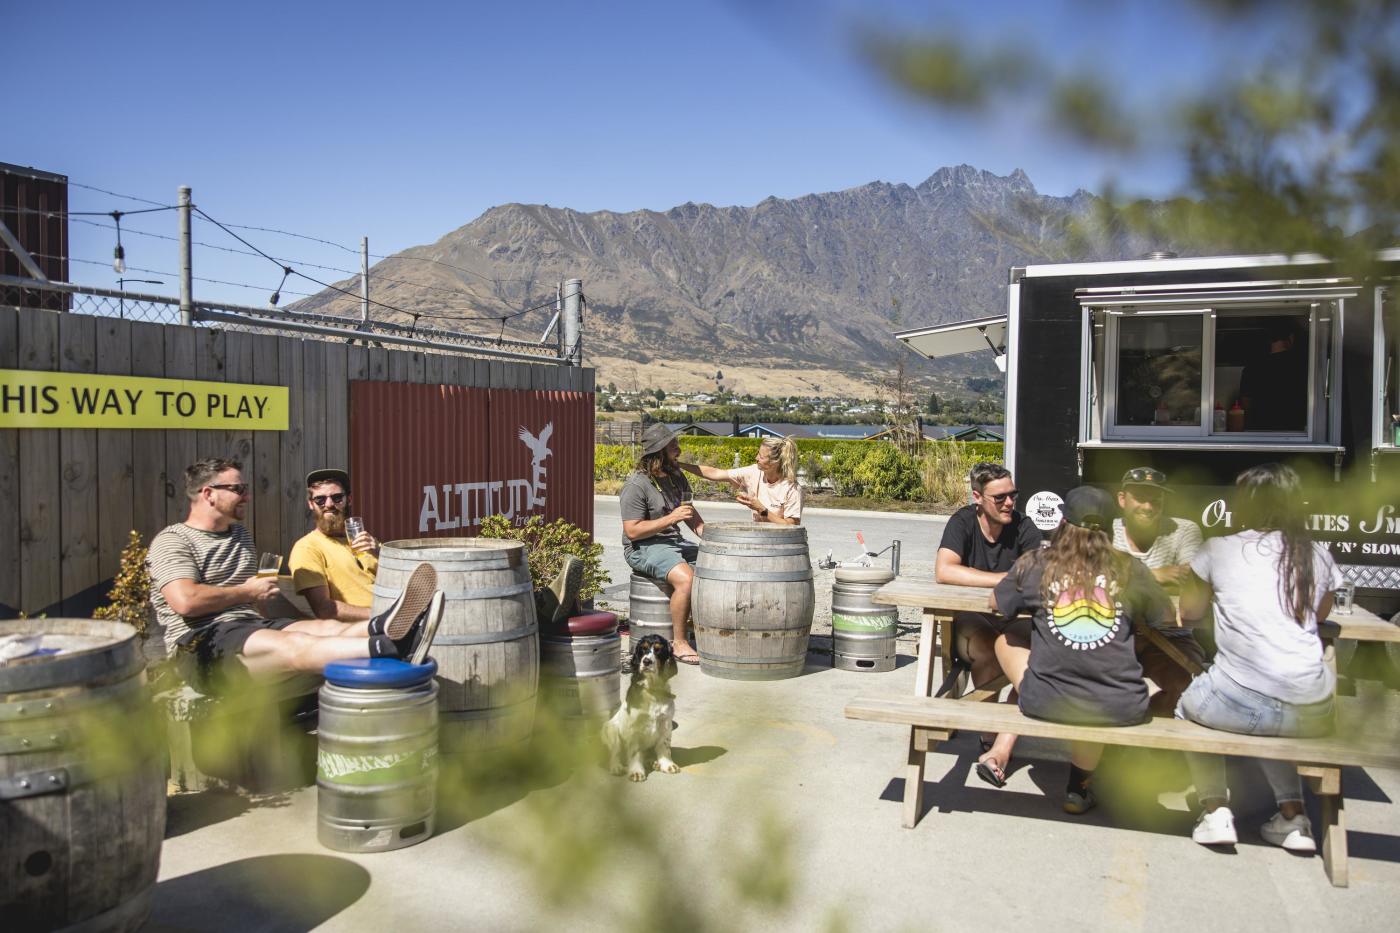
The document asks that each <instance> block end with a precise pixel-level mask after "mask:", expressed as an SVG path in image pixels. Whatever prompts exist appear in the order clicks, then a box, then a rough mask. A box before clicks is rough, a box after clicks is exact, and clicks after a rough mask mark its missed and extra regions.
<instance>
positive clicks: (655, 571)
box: [622, 541, 700, 580]
mask: <svg viewBox="0 0 1400 933" xmlns="http://www.w3.org/2000/svg"><path fill="white" fill-rule="evenodd" d="M699 554H700V546H699V545H698V544H692V543H691V542H689V541H681V542H672V541H643V542H641V543H640V544H633V545H631V546H630V547H627V548H624V549H623V551H622V557H623V559H624V560H626V561H627V566H628V567H631V568H632V569H633V570H634V571H636V572H637V573H640V574H641V575H642V576H644V577H651V578H652V579H655V580H664V579H666V574H668V573H670V572H671V570H672V568H674V567H675V566H676V565H677V564H679V563H680V562H681V561H685V562H686V563H690V564H693V563H695V558H696V557H698V556H699Z"/></svg>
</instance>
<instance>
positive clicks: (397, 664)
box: [326, 658, 437, 690]
mask: <svg viewBox="0 0 1400 933" xmlns="http://www.w3.org/2000/svg"><path fill="white" fill-rule="evenodd" d="M436 673H437V662H436V661H434V660H433V659H432V658H428V659H427V660H426V661H424V662H423V663H422V664H409V663H408V662H407V661H400V660H399V659H398V658H351V659H349V660H347V661H332V662H331V663H330V664H327V665H326V680H328V681H330V682H331V683H333V684H335V685H336V686H337V687H352V688H354V687H358V688H360V689H362V690H394V689H402V688H404V687H416V686H418V685H419V684H425V683H427V682H428V681H430V680H432V679H433V675H434V674H436Z"/></svg>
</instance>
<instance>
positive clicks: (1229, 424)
mask: <svg viewBox="0 0 1400 933" xmlns="http://www.w3.org/2000/svg"><path fill="white" fill-rule="evenodd" d="M1225 430H1227V431H1243V430H1244V409H1243V408H1241V407H1240V400H1239V399H1235V404H1233V405H1231V406H1230V410H1229V412H1227V413H1226V417H1225Z"/></svg>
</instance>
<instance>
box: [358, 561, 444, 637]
mask: <svg viewBox="0 0 1400 933" xmlns="http://www.w3.org/2000/svg"><path fill="white" fill-rule="evenodd" d="M436 590H437V570H436V569H434V568H433V565H432V564H419V565H418V566H417V567H414V568H413V573H411V574H409V576H408V582H406V583H405V584H404V587H403V590H402V592H400V593H399V598H398V599H396V600H394V602H393V605H391V606H390V607H389V608H388V609H386V610H384V611H383V612H381V613H380V614H379V615H377V616H375V617H374V618H373V619H371V620H370V623H369V633H370V634H371V635H387V636H388V637H389V639H390V640H391V641H395V642H398V641H401V640H402V639H403V637H404V636H405V635H407V634H408V633H409V631H410V630H411V629H412V628H413V623H414V622H416V621H417V620H418V617H419V616H421V615H422V614H423V610H424V609H426V608H428V603H429V602H430V601H431V600H432V598H433V593H434V592H435V591H436Z"/></svg>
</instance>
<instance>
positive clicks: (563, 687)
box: [540, 623, 622, 732]
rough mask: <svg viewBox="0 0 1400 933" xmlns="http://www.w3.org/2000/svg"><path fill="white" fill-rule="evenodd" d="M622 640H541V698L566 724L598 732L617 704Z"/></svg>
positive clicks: (546, 637)
mask: <svg viewBox="0 0 1400 933" xmlns="http://www.w3.org/2000/svg"><path fill="white" fill-rule="evenodd" d="M621 691H622V636H621V635H619V634H618V633H617V630H616V623H614V630H613V631H611V632H606V633H604V634H601V635H566V634H565V635H560V634H551V635H544V636H542V637H541V638H540V694H541V697H542V698H543V700H544V702H545V703H547V704H549V706H550V707H551V708H552V709H553V710H554V711H555V714H556V715H557V716H559V718H560V719H561V720H562V721H563V722H564V723H565V724H577V726H578V728H579V730H581V731H583V732H597V731H598V730H599V729H601V728H602V727H603V723H605V722H607V721H608V720H609V719H611V718H612V714H613V713H615V712H617V707H618V705H619V704H620V703H621V699H620V698H621V695H622V693H621Z"/></svg>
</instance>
